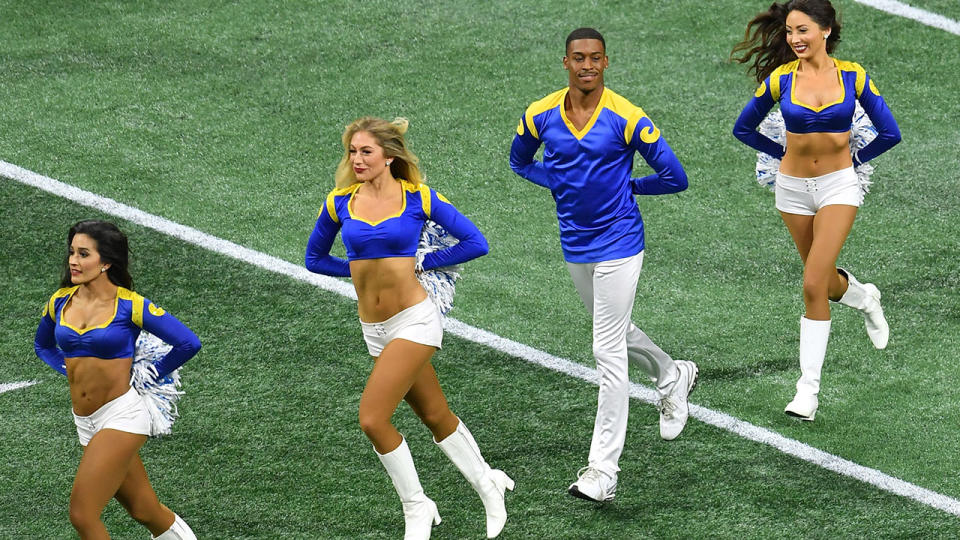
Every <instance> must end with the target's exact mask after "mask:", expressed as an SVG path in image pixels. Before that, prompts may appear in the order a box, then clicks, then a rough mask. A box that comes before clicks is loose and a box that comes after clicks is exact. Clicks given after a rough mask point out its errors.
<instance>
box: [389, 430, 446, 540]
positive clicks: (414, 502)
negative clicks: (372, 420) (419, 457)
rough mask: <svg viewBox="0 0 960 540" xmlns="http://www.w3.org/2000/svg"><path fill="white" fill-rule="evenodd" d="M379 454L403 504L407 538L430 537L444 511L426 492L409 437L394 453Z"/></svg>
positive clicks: (405, 535) (404, 534)
mask: <svg viewBox="0 0 960 540" xmlns="http://www.w3.org/2000/svg"><path fill="white" fill-rule="evenodd" d="M374 451H375V452H376V450H374ZM377 457H379V458H380V463H383V468H384V469H386V470H387V474H388V475H390V480H392V481H393V487H394V488H396V490H397V495H399V496H400V502H401V503H403V521H404V524H405V525H404V533H403V538H404V540H421V539H423V540H426V539H428V538H430V531H431V529H432V527H433V525H439V524H440V513H439V512H437V505H436V504H435V503H434V502H433V501H432V500H430V498H429V497H427V496H426V495H424V493H423V487H422V486H421V485H420V478H419V477H418V476H417V469H416V467H414V466H413V456H411V455H410V448H409V447H408V446H407V440H406V439H402V440H401V441H400V446H398V447H397V448H396V449H394V450H393V451H392V452H387V453H386V454H381V453H379V452H377Z"/></svg>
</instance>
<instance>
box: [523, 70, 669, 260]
mask: <svg viewBox="0 0 960 540" xmlns="http://www.w3.org/2000/svg"><path fill="white" fill-rule="evenodd" d="M568 91H569V88H564V89H562V90H558V91H556V92H554V93H552V94H550V95H549V96H547V97H545V98H543V99H541V100H539V101H536V102H534V103H533V104H531V105H530V106H529V107H528V108H527V110H526V112H525V113H524V115H523V117H522V118H521V119H520V124H519V125H518V126H517V134H516V136H515V137H514V138H513V145H512V146H511V148H510V168H511V169H513V171H514V172H515V173H517V174H518V175H520V176H522V177H523V178H526V179H527V180H530V181H531V182H533V183H535V184H538V185H540V186H543V187H546V188H549V189H550V192H551V193H552V194H553V198H554V201H555V202H556V204H557V220H558V222H559V225H560V244H561V246H562V248H563V256H564V259H566V260H567V261H569V262H574V263H594V262H601V261H608V260H613V259H619V258H623V257H630V256H633V255H636V254H637V253H640V252H641V251H643V249H644V236H643V219H642V218H641V216H640V209H639V208H638V207H637V201H636V199H634V197H633V196H634V194H639V195H660V194H665V193H676V192H678V191H683V190H684V189H686V188H687V175H686V172H684V170H683V166H681V165H680V161H679V160H678V159H677V157H676V155H675V154H674V153H673V150H672V149H671V148H670V146H669V145H668V144H667V143H666V141H665V140H664V139H663V137H662V136H661V134H660V130H659V129H657V127H656V126H655V125H654V124H653V121H652V120H650V118H649V117H647V115H646V114H645V113H644V112H643V110H642V109H641V108H640V107H637V106H635V105H633V104H632V103H630V102H629V101H627V100H626V99H624V98H623V97H621V96H619V95H617V94H616V93H614V92H613V91H612V90H610V89H609V88H604V89H603V94H602V95H601V96H600V103H599V104H597V108H596V110H595V111H594V113H593V116H592V117H591V118H590V120H589V121H588V122H587V124H586V125H585V126H584V127H583V129H582V130H577V129H576V128H575V127H574V125H573V123H572V122H570V121H569V120H568V119H567V117H566V113H565V110H564V98H565V97H566V95H567V92H568ZM541 144H543V145H544V151H543V161H536V160H534V159H533V157H534V155H535V154H536V152H537V149H538V148H539V147H540V145H541ZM634 153H639V154H640V156H641V157H643V159H644V160H645V161H646V162H647V164H648V165H649V166H650V167H651V168H653V171H654V173H653V174H651V175H648V176H644V177H642V178H631V173H632V172H633V157H634Z"/></svg>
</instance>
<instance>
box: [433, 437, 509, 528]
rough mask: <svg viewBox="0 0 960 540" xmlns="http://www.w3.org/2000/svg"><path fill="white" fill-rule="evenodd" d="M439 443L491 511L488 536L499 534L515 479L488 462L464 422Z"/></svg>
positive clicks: (486, 508) (489, 512)
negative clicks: (492, 466) (505, 501)
mask: <svg viewBox="0 0 960 540" xmlns="http://www.w3.org/2000/svg"><path fill="white" fill-rule="evenodd" d="M434 442H436V441H434ZM437 446H439V447H440V450H442V451H443V453H444V454H446V455H447V457H448V458H450V461H452V462H453V464H454V465H456V466H457V469H459V470H460V472H461V473H462V474H463V477H464V478H466V479H467V482H469V483H470V485H471V486H473V489H474V490H476V492H477V494H478V495H480V500H481V501H483V509H484V510H485V511H486V514H487V538H495V537H496V536H497V535H498V534H500V531H502V530H503V526H504V524H506V522H507V509H506V506H505V505H504V503H503V499H504V492H505V491H506V490H508V489H509V490H511V491H512V490H513V486H514V483H513V480H511V479H510V477H509V476H507V474H506V473H504V472H503V471H501V470H499V469H491V468H490V465H487V462H486V461H484V459H483V456H482V455H481V454H480V448H478V447H477V441H475V440H474V439H473V434H471V433H470V430H469V429H467V426H465V425H464V424H463V422H460V423H459V424H458V425H457V430H456V431H454V432H453V433H451V434H450V435H448V436H447V438H445V439H443V440H442V441H440V442H437Z"/></svg>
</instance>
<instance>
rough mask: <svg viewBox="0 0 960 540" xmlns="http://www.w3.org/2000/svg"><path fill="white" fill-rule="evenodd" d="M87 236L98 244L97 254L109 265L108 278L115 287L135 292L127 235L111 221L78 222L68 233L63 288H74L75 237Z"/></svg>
mask: <svg viewBox="0 0 960 540" xmlns="http://www.w3.org/2000/svg"><path fill="white" fill-rule="evenodd" d="M78 234H85V235H87V236H89V237H90V238H92V239H93V241H94V242H96V243H97V253H99V254H100V260H101V261H103V262H105V263H109V264H110V268H108V269H107V277H108V278H109V279H110V282H111V283H113V284H114V285H119V286H120V287H124V288H127V289H130V290H133V278H132V277H130V271H129V270H128V268H129V266H130V250H129V247H128V244H127V235H125V234H123V232H121V231H120V229H118V228H117V226H116V225H114V224H113V223H110V222H109V221H100V220H97V219H86V220H83V221H79V222H77V223H76V224H75V225H74V226H73V227H70V231H69V232H68V233H67V255H66V256H65V257H64V259H63V276H62V277H61V279H60V286H61V287H72V286H73V281H72V280H71V279H70V245H71V244H72V243H73V237H74V236H76V235H78Z"/></svg>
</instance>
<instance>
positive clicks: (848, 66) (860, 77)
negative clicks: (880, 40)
mask: <svg viewBox="0 0 960 540" xmlns="http://www.w3.org/2000/svg"><path fill="white" fill-rule="evenodd" d="M835 62H836V63H837V69H839V70H840V71H853V72H855V73H856V74H857V82H856V87H857V97H860V94H862V93H863V88H864V87H865V86H866V85H867V72H866V70H864V69H863V66H861V65H860V64H858V63H856V62H848V61H846V60H835ZM871 82H872V81H871ZM873 88H874V87H871V88H870V90H873Z"/></svg>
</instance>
